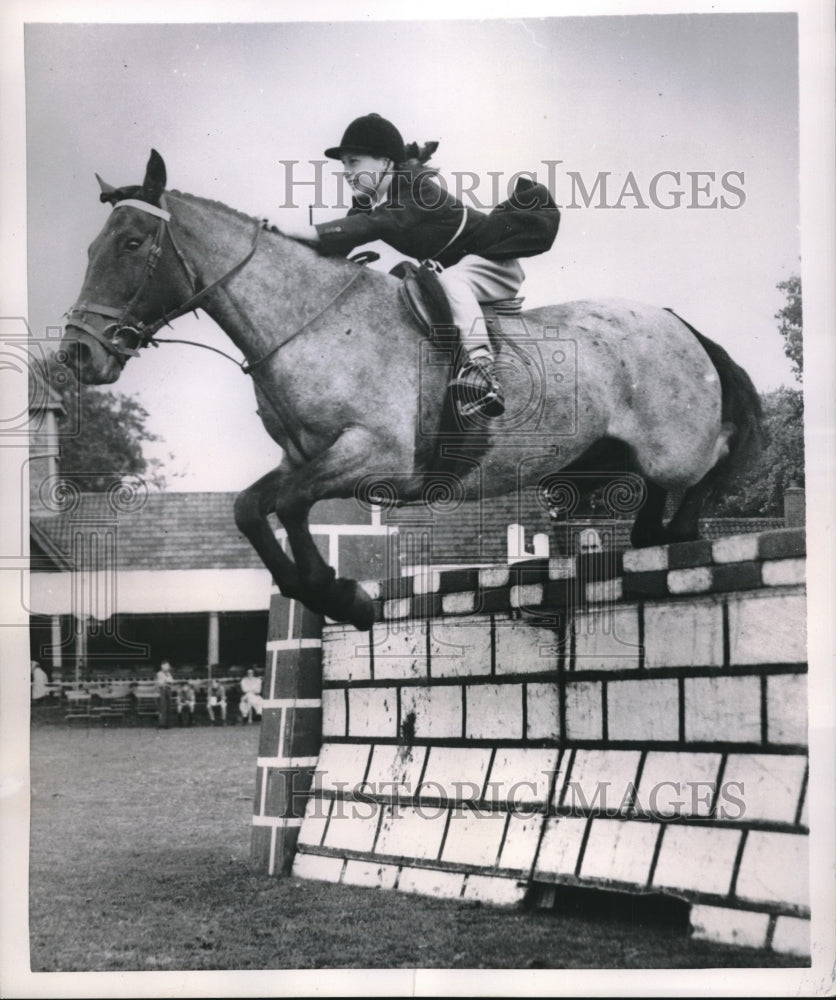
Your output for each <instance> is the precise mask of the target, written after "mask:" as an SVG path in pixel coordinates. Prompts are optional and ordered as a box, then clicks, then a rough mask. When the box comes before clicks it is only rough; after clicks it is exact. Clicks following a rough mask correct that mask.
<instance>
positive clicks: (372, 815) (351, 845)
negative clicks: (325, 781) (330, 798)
mask: <svg viewBox="0 0 836 1000" xmlns="http://www.w3.org/2000/svg"><path fill="white" fill-rule="evenodd" d="M380 809H381V806H380V805H378V804H377V803H374V802H345V801H339V802H334V803H333V805H332V808H331V818H330V819H329V821H328V829H327V830H326V831H325V843H324V846H325V847H333V848H335V849H337V850H343V851H362V852H363V853H367V852H369V851H371V850H372V847H373V846H374V838H375V835H376V834H377V823H378V819H379V816H380Z"/></svg>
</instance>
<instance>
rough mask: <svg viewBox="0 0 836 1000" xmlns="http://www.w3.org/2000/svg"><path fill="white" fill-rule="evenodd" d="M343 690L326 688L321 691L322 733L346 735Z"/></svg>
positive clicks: (325, 736)
mask: <svg viewBox="0 0 836 1000" xmlns="http://www.w3.org/2000/svg"><path fill="white" fill-rule="evenodd" d="M346 721H347V717H346V710H345V691H344V690H343V689H342V688H326V689H325V690H324V691H323V692H322V735H323V737H324V738H326V739H327V738H328V737H329V736H345V735H346V728H345V727H346Z"/></svg>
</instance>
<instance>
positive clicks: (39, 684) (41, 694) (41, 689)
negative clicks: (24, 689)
mask: <svg viewBox="0 0 836 1000" xmlns="http://www.w3.org/2000/svg"><path fill="white" fill-rule="evenodd" d="M30 667H31V670H32V701H41V700H42V699H43V698H46V696H47V695H48V694H49V692H48V691H47V688H46V685H47V682H48V680H49V678H48V677H47V675H46V671H45V670H44V668H43V667H42V666H41V665H40V663H38V661H37V660H32V661H31V663H30Z"/></svg>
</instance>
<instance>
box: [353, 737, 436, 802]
mask: <svg viewBox="0 0 836 1000" xmlns="http://www.w3.org/2000/svg"><path fill="white" fill-rule="evenodd" d="M426 755H427V747H419V746H411V747H410V746H404V745H400V746H390V745H386V744H380V745H378V746H376V747H375V748H374V750H373V751H372V761H371V764H370V765H369V773H368V775H367V777H366V783H367V788H368V791H369V793H370V794H374V795H398V796H400V797H402V798H404V797H407V796H412V795H415V793H416V791H417V789H418V781H419V779H420V777H421V769H422V768H423V766H424V759H425V757H426Z"/></svg>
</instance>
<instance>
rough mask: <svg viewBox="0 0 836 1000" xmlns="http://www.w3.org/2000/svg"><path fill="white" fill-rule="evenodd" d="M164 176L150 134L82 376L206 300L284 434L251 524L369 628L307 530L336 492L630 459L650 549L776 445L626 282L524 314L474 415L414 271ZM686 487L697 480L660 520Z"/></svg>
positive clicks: (342, 615)
mask: <svg viewBox="0 0 836 1000" xmlns="http://www.w3.org/2000/svg"><path fill="white" fill-rule="evenodd" d="M165 184H166V172H165V165H164V163H163V161H162V158H161V157H160V156H159V154H158V153H157V152H156V151H154V150H152V153H151V158H150V160H149V162H148V165H147V169H146V175H145V179H144V181H143V184H142V185H141V186H136V185H134V186H129V187H123V188H118V189H117V188H113V187H110V186H109V185H106V184H105V183H104V182H103V181H101V179H100V185H101V187H102V194H101V200H102V201H107V202H110V204H112V205H113V206H114V210H113V212H112V213H111V215H110V216H109V218H108V220H107V223H106V224H105V226H104V229H103V230H102V231H101V233H100V234H99V235H98V236H97V237H96V239H95V240H94V241H93V243H92V245H91V247H90V251H89V264H88V268H87V275H86V277H85V280H84V286H83V288H82V290H81V295H80V297H79V300H78V302H77V303H76V304H75V306H73V308H72V309H71V311H70V313H69V314H68V319H67V326H66V332H65V336H64V340H63V342H62V347H63V348H64V350H65V352H66V357H67V358H68V360H69V363H71V364H72V365H74V366H75V367H76V370H77V372H78V375H79V377H80V379H81V380H82V381H83V382H86V383H95V384H103V383H112V382H115V381H116V380H117V379H118V378H119V375H120V373H121V371H122V368H123V367H124V365H125V363H126V361H127V360H128V359H129V358H131V357H133V356H135V355H136V354H137V353H138V350H137V349H138V348H141V347H145V346H147V345H148V344H149V343H152V342H153V338H154V336H155V335H156V333H157V332H158V331H159V330H160V329H161V328H162V326H164V325H165V324H167V323H168V322H169V321H170V320H171V319H173V318H175V317H176V316H180V315H182V314H184V313H185V312H187V311H191V310H193V309H195V308H197V307H198V305H199V307H200V308H202V309H203V310H205V311H206V312H207V313H208V314H209V315H210V316H211V317H212V318H213V319H214V320H215V322H216V323H217V324H218V325H219V326H220V327H221V328H222V329H223V330H224V331H225V332H226V334H227V335H228V336H229V337H230V338H231V340H232V341H233V342H234V344H235V345H236V347H237V348H238V349H239V350H240V351H241V352H243V354H244V357H245V358H246V361H245V362H244V363H243V364H242V367H243V369H244V371H245V372H247V373H248V374H249V375H250V376H251V377H252V380H253V384H254V387H255V394H256V399H257V402H258V410H259V414H260V417H261V419H262V421H263V423H264V426H265V427H266V429H267V431H268V432H269V434H270V435H271V436H272V437H273V438H274V439H275V441H276V442H278V444H279V445H280V446H281V447H282V449H283V451H284V456H283V460H282V462H281V464H280V465H279V467H278V468H276V469H274V470H273V471H272V472H268V473H267V475H265V476H264V477H263V478H261V479H259V480H258V482H256V483H254V484H253V485H252V486H250V487H249V488H248V489H246V490H244V491H243V492H242V493H241V494H240V495H239V497H238V498H237V501H236V505H235V518H236V523H237V525H238V527H239V529H240V530H241V531H242V532H243V534H244V535H246V537H247V538H248V539H249V541H250V542H251V543H252V545H253V546H254V547H255V549H256V551H257V552H258V553H259V555H260V557H261V558H262V560H263V561H264V563H265V565H266V566H267V567H268V569H269V570H270V572H271V573H272V575H273V578H274V579H275V581H276V583H277V585H278V587H279V589H280V590H281V592H282V593H283V594H285V595H286V596H287V597H291V598H296V599H298V600H300V601H302V603H304V604H305V605H307V606H308V607H310V608H312V609H313V610H315V611H317V612H321V613H324V614H326V615H328V616H329V617H330V618H332V619H334V620H336V621H345V622H350V623H352V624H353V625H355V626H356V627H357V628H359V629H369V628H370V627H371V626H372V624H373V621H374V616H375V608H374V603H373V601H372V600H371V598H370V597H369V595H368V594H367V593H366V592H365V591H364V590H363V589H362V587H360V586H359V584H358V583H356V581H354V580H350V579H344V578H335V573H334V571H333V569H332V568H331V567H330V566H328V565H327V564H326V563H325V561H324V560H323V559H322V557H321V556H320V554H319V552H318V550H317V548H316V546H315V544H314V542H313V540H312V538H311V535H310V532H309V529H308V513H309V511H310V508H311V506H312V505H313V504H314V503H316V502H317V501H318V500H322V499H326V498H331V497H351V496H358V497H360V495H361V494H363V495H364V496H365V498H366V500H370V499H374V498H375V497H380V496H382V495H383V494H385V493H387V492H388V493H389V494H392V492H393V491H394V493H395V494H396V495H397V502H408V501H414V500H421V499H424V500H425V501H426V500H427V498H428V497H429V496H431V495H432V492H433V489H434V488H435V489H438V488H439V484H441V487H442V488H443V489H449V488H454V489H456V490H460V491H461V496H462V499H474V498H476V499H479V498H483V497H490V496H498V495H501V494H506V493H511V492H515V491H517V490H519V489H521V488H523V487H532V486H534V487H536V486H538V485H539V486H540V487H541V488H543V489H545V488H547V487H548V483H549V477H550V476H554V474H555V473H561V474H571V473H572V472H578V473H579V475H580V477H581V478H582V479H583V484H584V486H585V487H586V486H591V485H599V481H596V478H595V475H594V473H595V472H596V471H597V470H612V469H618V470H622V471H625V470H626V471H629V472H632V473H634V474H636V476H637V477H641V479H637V481H638V482H639V484H640V486H641V485H642V483H643V484H644V488H645V491H646V495H645V498H644V503H643V506H642V507H641V509H640V510H639V512H638V514H637V516H636V520H635V523H634V526H633V532H632V542H633V545H634V546H637V547H638V546H646V545H654V544H661V543H663V542H666V541H684V540H690V539H695V538H696V537H697V518H698V515H699V513H700V510H701V508H702V505H703V503H704V501H705V499H706V497H707V496H708V495H709V494H710V493H712V492H714V491H715V490H716V489H717V487H718V485H720V484H721V483H723V482H724V481H727V480H728V478H729V476H730V475H731V474H735V473H737V472H738V471H739V470H740V469H741V468H742V467H743V464H744V461H745V460H746V459H747V456H749V455H750V454H751V453H752V452H753V450H754V448H755V446H756V445H757V443H758V442H759V438H760V409H759V403H758V397H757V394H756V392H755V390H754V388H753V386H752V383H751V381H750V380H749V378H748V376H747V375H746V373H745V372H744V371H743V370H742V369H741V368H740V367H739V366H738V365H736V364H735V363H734V362H733V361H732V360H731V358H729V356H728V355H727V353H726V352H725V351H724V350H723V349H722V348H721V347H719V346H717V345H716V344H714V343H712V342H711V341H710V340H707V339H706V338H705V337H703V336H701V335H700V334H698V333H697V332H696V331H695V330H693V329H692V328H691V327H689V326H688V325H687V324H685V323H684V322H683V321H682V320H680V319H679V318H678V317H676V316H675V315H673V314H672V313H671V312H669V311H666V310H664V309H660V308H656V307H652V306H648V305H641V304H638V303H633V302H625V301H621V300H602V301H579V302H569V303H565V304H563V305H556V306H548V307H544V308H540V309H534V310H530V311H528V312H525V313H523V314H522V320H519V319H515V320H513V321H509V325H508V329H509V330H510V329H512V328H513V329H514V330H516V331H518V330H519V329H524V330H525V336H519V335H518V334H516V335H515V336H514V337H510V336H506V337H503V338H501V342H500V343H499V345H498V349H499V352H500V353H499V355H498V358H497V361H498V364H499V365H500V368H501V371H502V378H503V381H504V383H505V390H506V404H507V411H506V414H505V416H503V417H502V418H499V419H494V420H490V421H488V420H483V419H481V418H471V423H470V424H469V425H468V426H466V427H464V426H462V425H461V423H460V424H459V426H458V427H456V426H455V421H454V423H453V424H451V423H450V419H451V414H452V413H453V411H452V408H451V406H450V403H449V399H448V392H447V382H448V379H449V374H450V369H449V363H450V359H451V356H452V355H451V350H450V348H449V345H448V347H446V348H445V347H444V346H443V344H442V345H441V346H439V345H438V342H436V343H433V342H432V341H431V340H430V339H429V338H428V336H427V334H426V332H425V331H422V330H421V329H419V327H418V325H417V324H416V323H415V322H414V320H413V318H412V316H411V314H410V312H409V311H408V309H407V308H406V306H405V305H404V303H403V301H402V299H401V296H400V295H399V282H398V280H397V279H396V278H394V277H392V276H391V275H388V274H384V273H382V272H381V271H376V270H374V269H370V268H368V267H363V266H362V265H361V264H359V263H355V262H352V261H348V260H343V259H333V258H332V259H328V258H325V257H322V256H320V255H319V254H318V253H317V252H316V251H315V250H313V249H311V248H310V247H309V246H307V245H304V244H303V243H300V242H298V241H296V240H293V239H290V238H288V237H286V236H283V235H281V234H280V233H278V232H276V231H275V230H273V231H270V230H268V229H265V227H264V226H262V225H261V224H260V223H259V222H257V221H256V220H254V219H252V218H250V217H248V216H245V215H243V214H241V213H240V212H236V211H234V210H232V209H230V208H227V207H226V206H224V205H221V204H218V203H217V202H213V201H209V200H206V199H203V198H198V197H194V196H192V195H188V194H182V193H179V192H176V191H170V192H164V188H165ZM451 428H452V429H451ZM451 483H452V484H453V487H451V485H450V484H451ZM393 484H394V485H393ZM669 491H677V492H681V491H684V493H683V498H682V502H681V505H680V507H679V508H678V510H677V511H676V513H675V514H674V516H673V517H672V518H671V520H670V522H669V523H668V525H667V526H664V525H663V509H664V503H665V498H666V495H667V493H668V492H669ZM271 513H275V514H276V515H277V516H278V518H279V521H280V522H281V524H282V525H283V526H284V528H285V529H286V532H287V541H288V544H289V547H290V552H291V554H292V558H291V555H288V554H287V553H286V552H285V551H284V550H283V548H282V547H281V546H280V544H279V543H278V542H277V540H276V538H275V536H274V533H273V531H272V530H271V528H270V525H269V522H268V515H269V514H271Z"/></svg>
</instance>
